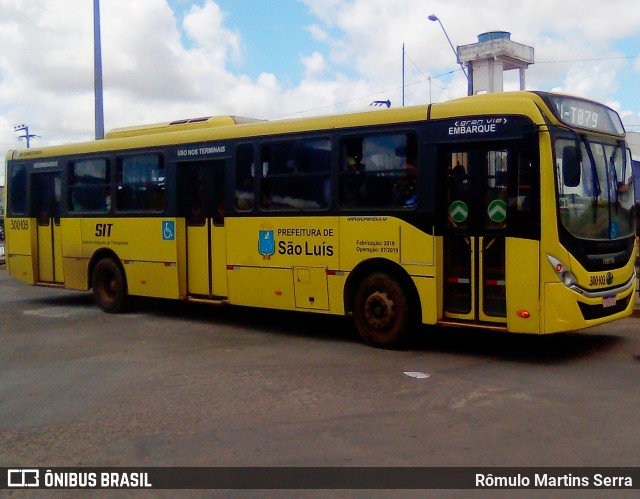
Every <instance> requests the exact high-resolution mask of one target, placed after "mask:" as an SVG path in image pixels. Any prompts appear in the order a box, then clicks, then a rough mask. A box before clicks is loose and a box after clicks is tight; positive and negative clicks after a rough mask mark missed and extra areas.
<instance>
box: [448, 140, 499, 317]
mask: <svg viewBox="0 0 640 499" xmlns="http://www.w3.org/2000/svg"><path fill="white" fill-rule="evenodd" d="M507 160H508V151H507V150H506V149H501V148H497V147H494V148H488V147H486V146H484V147H482V146H475V147H468V148H458V149H448V150H447V151H445V152H443V153H441V154H440V156H439V163H440V168H441V171H446V172H447V174H448V189H447V198H446V203H447V204H446V217H447V221H446V231H445V240H444V276H443V277H444V318H445V320H449V321H463V322H464V321H470V322H474V323H477V322H483V323H500V324H499V325H500V327H502V326H503V325H504V324H505V323H506V308H507V306H506V282H507V279H506V268H505V261H506V259H505V246H506V232H505V229H506V221H507V220H506V219H507V187H508V170H507V163H508V161H507ZM495 325H498V324H495Z"/></svg>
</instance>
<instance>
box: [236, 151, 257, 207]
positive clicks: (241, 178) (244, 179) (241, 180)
mask: <svg viewBox="0 0 640 499" xmlns="http://www.w3.org/2000/svg"><path fill="white" fill-rule="evenodd" d="M255 176H256V165H255V158H254V152H253V146H252V145H251V144H241V145H239V146H238V147H237V148H236V175H235V189H234V191H235V203H236V209H237V210H238V211H251V210H252V209H253V205H254V188H255Z"/></svg>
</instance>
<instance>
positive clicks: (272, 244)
mask: <svg viewBox="0 0 640 499" xmlns="http://www.w3.org/2000/svg"><path fill="white" fill-rule="evenodd" d="M258 252H259V253H260V254H261V255H262V258H263V259H264V260H271V256H272V255H273V254H274V253H275V252H276V239H275V234H274V232H273V231H272V230H261V231H258Z"/></svg>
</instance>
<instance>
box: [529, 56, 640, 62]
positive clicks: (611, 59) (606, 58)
mask: <svg viewBox="0 0 640 499" xmlns="http://www.w3.org/2000/svg"><path fill="white" fill-rule="evenodd" d="M637 57H638V56H635V55H624V56H618V57H593V58H590V59H566V60H558V61H536V64H563V63H567V62H594V61H615V60H621V59H636V58H637Z"/></svg>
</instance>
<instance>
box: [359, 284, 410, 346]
mask: <svg viewBox="0 0 640 499" xmlns="http://www.w3.org/2000/svg"><path fill="white" fill-rule="evenodd" d="M353 319H354V322H355V325H356V328H357V329H358V333H360V336H361V337H362V339H363V340H364V341H365V342H366V343H367V344H369V345H372V346H375V347H380V348H393V347H397V346H400V345H402V344H403V343H404V342H405V341H406V339H407V337H408V335H409V331H410V329H411V327H412V322H413V321H412V320H411V311H410V306H409V298H408V295H407V293H406V291H405V289H404V288H403V286H402V285H401V284H400V282H399V281H398V280H397V279H396V278H395V277H394V276H392V275H390V274H387V273H384V272H376V273H373V274H370V275H368V276H367V277H366V278H365V279H363V280H362V282H361V283H360V285H359V286H358V289H357V291H356V294H355V298H354V303H353Z"/></svg>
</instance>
